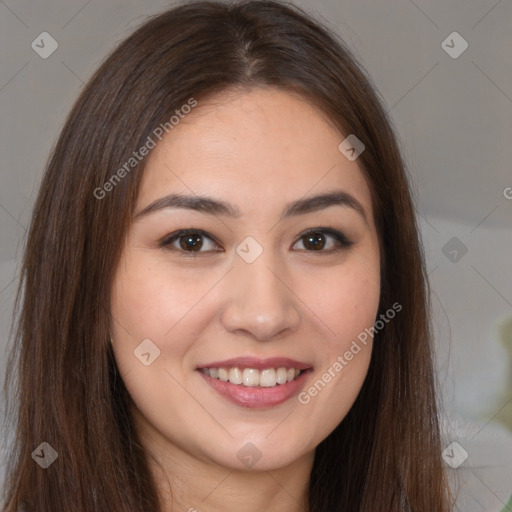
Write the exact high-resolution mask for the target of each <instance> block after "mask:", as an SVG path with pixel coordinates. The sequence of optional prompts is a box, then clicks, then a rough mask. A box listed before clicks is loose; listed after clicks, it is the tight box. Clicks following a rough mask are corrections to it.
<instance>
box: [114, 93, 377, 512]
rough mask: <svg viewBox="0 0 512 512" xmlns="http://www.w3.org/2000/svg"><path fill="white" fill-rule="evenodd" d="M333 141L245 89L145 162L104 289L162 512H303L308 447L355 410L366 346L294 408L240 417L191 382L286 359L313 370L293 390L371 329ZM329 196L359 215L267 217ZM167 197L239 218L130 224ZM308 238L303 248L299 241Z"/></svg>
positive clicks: (371, 285)
mask: <svg viewBox="0 0 512 512" xmlns="http://www.w3.org/2000/svg"><path fill="white" fill-rule="evenodd" d="M346 135H348V134H345V136H346ZM345 136H344V135H342V134H341V133H340V132H339V131H338V130H337V129H336V128H335V127H334V126H333V125H332V124H331V123H330V122H329V121H328V120H327V119H326V118H325V116H324V115H322V113H321V112H320V111H319V110H318V109H316V108H315V107H313V106H311V105H310V104H309V103H308V102H306V101H305V100H304V99H303V98H302V97H301V96H298V95H296V94H294V93H290V92H286V91H283V90H279V89H275V88H254V89H250V90H248V91H244V92H240V91H238V92H224V93H223V94H221V95H217V96H215V97H213V98H211V99H209V100H208V101H203V102H199V104H198V106H197V107H196V108H195V109H194V110H193V111H192V112H191V113H190V114H188V115H187V116H186V117H185V118H184V119H182V120H181V121H180V123H179V124H178V125H177V126H176V127H174V129H173V130H172V131H170V132H169V133H168V135H166V137H165V138H164V139H163V140H162V142H160V143H159V144H158V145H157V146H156V148H155V149H154V150H153V151H152V152H151V154H150V155H149V156H148V157H147V162H146V164H147V165H146V168H145V170H144V175H143V179H142V183H141V189H140V193H139V196H138V200H137V205H136V211H135V215H134V221H133V223H132V225H131V228H130V230H129V233H128V236H127V239H126V244H125V246H124V248H123V253H122V258H121V261H120V265H119V267H118V269H117V272H116V276H115V280H114V287H113V293H112V317H113V322H112V333H111V334H112V338H113V348H114V353H115V358H116V361H117V364H118V367H119V370H120V373H121V375H122V376H123V379H124V382H125V384H126V387H127V389H128V391H129V393H130V396H131V397H132V399H133V403H134V405H133V412H134V416H135V421H136V426H137V429H138V432H139V433H140V435H141V439H142V440H143V443H144V446H145V447H146V448H147V449H148V450H149V452H150V453H151V454H152V455H153V457H154V459H153V458H151V459H150V464H151V468H152V471H153V474H154V477H155V480H156V482H157V485H158V488H159V491H160V493H161V496H162V503H163V506H164V510H166V511H168V512H170V511H171V510H172V511H175V510H186V511H187V510H189V511H190V512H192V511H193V510H194V509H195V510H197V511H198V512H202V511H208V512H216V511H219V512H220V511H222V512H226V511H239V510H244V512H261V511H262V510H266V511H269V512H274V511H275V512H277V511H279V512H297V511H306V510H307V506H306V500H305V493H306V490H307V485H308V480H309V475H310V472H311V469H312V464H313V459H314V451H315V447H316V446H317V445H318V444H319V443H320V442H321V441H322V440H323V439H325V438H326V437H327V436H328V435H329V434H330V433H331V432H332V431H333V430H334V428H335V427H336V426H337V425H338V424H339V423H340V422H341V421H342V420H343V418H344V417H345V416H346V414H347V412H348V411H349V409H350V408H351V406H352V404H353V403H354V401H355V399H356V397H357V395H358V393H359V391H360V389H361V386H362V383H363V381H364V379H365V376H366V374H367V369H368V365H369V361H370V355H371V349H372V340H371V339H370V341H369V343H368V344H367V346H366V347H364V346H363V349H362V350H361V351H360V352H359V353H358V354H357V355H355V356H354V358H353V359H352V360H351V361H350V362H349V363H348V364H347V365H346V366H344V367H343V370H342V371H339V372H337V373H336V374H335V376H334V377H332V378H331V379H330V382H328V383H327V384H326V385H325V386H324V387H323V388H322V389H321V391H319V392H318V393H317V394H316V396H313V397H311V400H310V401H309V403H307V404H303V403H300V402H299V400H298V397H297V396H294V397H292V398H291V399H289V400H287V401H286V402H284V403H282V404H280V405H277V406H275V407H270V408H252V409H251V408H247V407H241V406H239V405H236V404H234V403H232V402H230V401H229V400H227V399H226V398H225V397H223V396H221V395H219V394H218V393H217V392H216V391H214V390H213V389H212V388H211V387H210V386H209V385H208V384H207V383H206V382H205V379H204V378H203V377H202V376H201V374H200V373H199V371H198V370H197V368H198V367H199V366H204V365H208V363H210V362H214V361H219V360H225V359H230V358H233V357H242V356H252V357H258V358H270V357H288V358H292V359H295V360H298V361H302V362H305V363H308V364H309V365H311V366H312V367H313V368H314V371H313V372H312V373H310V374H309V375H308V376H307V381H306V382H305V384H304V387H303V389H302V391H307V390H308V389H309V388H310V387H311V386H313V384H314V383H315V382H316V381H318V379H321V377H322V375H323V374H325V372H327V371H328V369H329V368H331V373H332V367H333V364H334V363H335V362H336V361H337V360H338V357H339V356H342V355H343V354H344V353H345V352H346V351H347V350H348V349H349V348H350V346H351V343H352V342H353V340H355V339H356V337H357V336H358V334H359V333H361V332H362V331H364V330H365V328H368V327H371V326H373V325H374V322H375V320H376V316H377V310H378V304H379V293H380V266H379V246H378V238H377V232H376V228H375V224H374V219H373V210H372V202H371V196H370V190H369V188H368V186H367V183H366V181H365V179H364V176H363V173H362V171H361V169H360V167H359V165H358V162H357V160H355V161H349V160H348V159H347V158H346V157H345V156H344V155H343V154H342V153H341V152H340V151H339V149H338V146H339V144H340V143H341V141H342V140H343V139H344V138H345ZM333 191H337V192H338V191H342V192H344V193H346V194H349V195H350V196H351V197H352V198H353V199H354V200H355V201H357V203H358V204H360V206H361V210H362V211H361V212H359V211H358V210H357V208H356V207H353V206H350V205H347V204H334V205H330V206H326V207H319V208H317V209H316V210H315V211H309V212H306V213H301V214H296V215H290V216H288V217H286V218H284V219H281V214H282V212H283V211H284V210H285V208H286V207H287V205H288V204H289V203H291V202H294V201H297V200H300V199H304V198H309V197H311V196H314V195H318V194H325V193H330V192H333ZM169 194H183V195H187V196H192V197H196V196H203V197H205V196H208V197H209V198H214V199H215V200H218V201H223V202H227V203H230V205H232V208H233V209H237V210H238V213H239V216H238V217H231V216H229V215H226V214H224V213H222V212H217V213H215V214H212V213H210V212H207V211H195V210H191V209H186V208H178V207H168V208H154V209H153V210H152V211H150V212H147V211H146V213H142V212H143V210H145V209H146V208H147V207H148V206H149V205H151V204H152V203H154V202H155V201H157V200H159V199H161V198H163V197H166V196H168V195H169ZM355 201H354V204H355ZM324 206H325V205H324ZM310 228H313V230H316V232H317V234H316V235H314V236H313V238H312V239H311V238H310V237H308V236H304V232H305V231H306V230H309V229H310ZM317 228H331V229H334V230H337V231H339V232H341V233H343V234H344V235H345V237H346V238H347V239H348V240H349V241H350V242H352V245H350V246H347V247H345V246H343V245H341V244H340V243H339V242H338V241H337V240H336V239H335V238H334V237H333V236H332V235H331V234H328V233H327V234H325V233H324V234H322V233H320V234H318V229H317ZM181 229H196V230H201V232H206V233H207V235H203V236H202V237H201V236H199V240H198V239H197V235H195V238H194V240H193V244H192V245H193V248H194V249H196V250H195V251H194V250H189V248H190V245H188V244H187V237H186V236H184V237H183V236H182V237H181V239H180V238H175V239H173V240H171V241H169V235H170V234H172V233H174V232H176V231H179V230H181ZM247 237H252V238H253V239H254V240H255V241H256V242H257V244H258V246H259V247H261V248H262V250H263V252H262V253H261V254H260V255H259V256H258V257H257V258H256V260H255V261H253V262H252V263H248V262H247V261H246V260H244V258H242V257H241V256H240V255H239V254H238V253H237V251H236V249H237V247H238V246H240V244H242V242H244V241H245V240H246V238H247ZM166 238H167V242H168V244H167V245H165V246H164V245H162V243H161V242H162V240H165V239H166ZM242 245H243V247H244V248H246V247H247V246H245V245H244V244H242ZM183 247H185V249H184V248H183ZM251 247H257V246H251ZM335 249H338V250H335ZM253 250H254V248H251V249H250V251H253ZM145 339H149V340H151V342H152V343H153V344H154V346H156V347H158V350H159V351H160V355H159V356H158V357H157V358H156V359H154V361H153V362H152V363H151V364H149V365H148V366H145V365H144V364H142V363H141V361H140V360H139V359H138V358H137V357H136V356H135V355H134V350H136V349H137V346H138V345H139V344H140V343H141V342H142V340H145ZM146 343H147V342H146ZM145 357H146V360H147V359H148V356H145ZM151 357H153V356H151ZM370 406H371V405H370ZM247 443H252V445H254V446H255V447H256V448H257V452H256V450H254V449H253V448H251V449H253V450H254V453H255V454H257V453H259V454H261V458H260V459H259V461H258V462H257V463H256V464H254V465H253V466H252V467H249V466H248V465H247V462H244V461H243V460H241V459H240V458H239V457H237V454H238V452H239V451H240V450H241V449H242V448H243V447H244V446H246V448H245V449H247ZM249 446H250V445H249ZM255 456H256V455H255ZM340 456H343V454H340ZM155 461H157V462H155ZM168 482H169V483H170V487H171V488H172V496H171V494H170V491H169V484H168Z"/></svg>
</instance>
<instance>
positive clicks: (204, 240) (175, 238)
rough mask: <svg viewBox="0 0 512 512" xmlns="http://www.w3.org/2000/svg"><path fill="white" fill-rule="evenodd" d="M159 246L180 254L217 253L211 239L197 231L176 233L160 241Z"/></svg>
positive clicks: (202, 232) (189, 230)
mask: <svg viewBox="0 0 512 512" xmlns="http://www.w3.org/2000/svg"><path fill="white" fill-rule="evenodd" d="M159 245H160V247H165V248H166V249H170V250H174V251H178V252H182V253H203V252H212V251H214V252H219V249H218V245H217V244H216V242H215V241H214V239H213V237H211V236H210V235H208V234H206V233H205V232H204V231H201V230H199V229H182V230H180V231H176V232H174V233H171V234H170V235H168V236H166V237H165V238H164V239H163V240H161V241H160V243H159Z"/></svg>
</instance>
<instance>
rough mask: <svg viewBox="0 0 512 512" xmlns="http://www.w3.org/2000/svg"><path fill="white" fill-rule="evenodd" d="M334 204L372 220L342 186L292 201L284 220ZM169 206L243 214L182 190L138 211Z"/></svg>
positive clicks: (214, 200) (142, 213) (151, 210)
mask: <svg viewBox="0 0 512 512" xmlns="http://www.w3.org/2000/svg"><path fill="white" fill-rule="evenodd" d="M331 206H343V207H348V208H352V209H353V210H355V211H356V212H357V213H359V214H360V215H361V217H362V218H363V220H364V221H365V223H368V220H367V218H366V214H365V211H364V208H363V206H362V205H361V203H360V202H359V201H358V200H357V199H356V198H355V197H354V196H352V195H350V194H349V193H347V192H344V191H342V190H337V191H333V192H328V193H325V194H318V195H315V196H310V197H306V198H302V199H298V200H297V201H293V202H292V203H289V204H288V205H286V207H285V208H284V210H283V212H282V213H281V217H280V220H284V219H286V218H289V217H294V216H297V215H304V214H306V213H311V212H316V211H319V210H323V209H325V208H329V207H331ZM168 208H182V209H186V210H194V211H198V212H201V213H206V214H209V215H222V216H225V217H230V218H234V219H237V218H239V217H241V213H240V210H239V209H238V208H237V207H236V206H235V205H232V204H230V203H227V202H225V201H221V200H219V199H214V198H212V197H208V196H197V195H195V196H192V195H182V194H169V195H167V196H164V197H161V198H160V199H156V200H155V201H153V202H152V203H150V204H149V205H147V206H146V207H145V208H143V209H142V210H141V211H140V212H138V213H137V214H136V215H135V219H140V218H141V217H144V216H146V215H149V214H150V213H154V212H157V211H160V210H165V209H168Z"/></svg>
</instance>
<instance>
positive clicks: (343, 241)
mask: <svg viewBox="0 0 512 512" xmlns="http://www.w3.org/2000/svg"><path fill="white" fill-rule="evenodd" d="M311 233H321V234H323V235H327V236H331V237H332V238H334V239H335V241H336V242H338V243H337V245H336V246H335V247H334V248H331V249H328V250H318V251H314V250H312V251H308V250H305V249H301V251H302V252H306V253H311V254H322V253H323V254H332V253H334V252H337V251H340V250H343V249H348V248H349V247H350V246H351V245H353V244H354V242H352V241H351V240H349V239H348V238H347V236H346V235H345V234H344V233H343V232H342V231H339V230H338V229H334V228H329V227H313V228H308V229H306V230H304V231H303V232H302V233H300V234H299V235H298V237H297V240H296V241H295V242H293V244H292V247H293V246H295V245H296V244H297V243H298V242H299V241H301V239H302V238H304V237H305V236H307V235H309V234H311ZM187 234H197V235H200V236H202V237H204V238H208V239H210V240H211V241H212V242H214V243H215V244H216V245H217V246H221V244H220V242H219V241H218V240H217V238H216V237H214V236H213V235H211V234H210V233H208V232H206V231H204V230H202V229H195V228H184V229H179V230H177V231H173V232H172V233H170V234H168V235H166V236H165V237H164V238H162V239H161V240H160V241H159V242H158V245H159V247H162V248H164V249H168V250H172V251H175V252H178V253H180V254H181V255H184V256H195V255H198V254H204V253H206V254H209V253H211V252H212V251H184V250H182V249H178V248H176V247H173V246H172V245H171V244H172V243H173V242H175V241H176V240H178V239H179V238H180V237H182V236H185V235H187ZM214 252H223V249H221V250H215V251H214Z"/></svg>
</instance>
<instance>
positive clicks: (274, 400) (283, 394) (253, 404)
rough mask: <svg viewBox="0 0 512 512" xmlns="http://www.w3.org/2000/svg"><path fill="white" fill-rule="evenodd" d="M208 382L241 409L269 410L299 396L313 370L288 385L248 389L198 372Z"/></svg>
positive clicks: (302, 374) (304, 372)
mask: <svg viewBox="0 0 512 512" xmlns="http://www.w3.org/2000/svg"><path fill="white" fill-rule="evenodd" d="M198 371H199V373H200V374H201V375H202V377H203V378H204V379H205V380H206V382H207V383H208V384H209V385H210V386H211V387H212V388H213V389H214V390H215V391H217V393H219V394H220V395H222V396H223V397H225V398H227V399H228V400H230V401H231V402H233V403H234V404H236V405H239V406H241V407H250V408H258V407H259V408H269V407H275V406H276V405H279V404H282V403H283V402H286V401H287V400H289V399H290V398H292V397H293V396H295V395H297V394H298V393H299V391H300V389H301V388H302V387H303V386H304V383H305V380H306V379H307V376H308V374H309V373H310V371H311V370H309V369H308V370H305V371H303V372H302V373H301V374H300V375H299V376H298V377H297V378H296V379H295V380H292V381H291V382H287V383H286V384H277V385H276V386H274V387H271V388H262V387H248V386H244V385H243V384H239V385H237V384H231V382H224V381H223V380H220V379H212V378H211V377H210V376H209V375H206V373H204V372H203V371H201V370H198Z"/></svg>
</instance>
